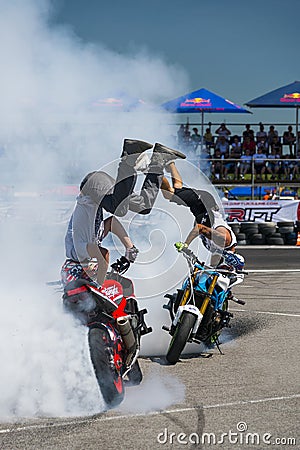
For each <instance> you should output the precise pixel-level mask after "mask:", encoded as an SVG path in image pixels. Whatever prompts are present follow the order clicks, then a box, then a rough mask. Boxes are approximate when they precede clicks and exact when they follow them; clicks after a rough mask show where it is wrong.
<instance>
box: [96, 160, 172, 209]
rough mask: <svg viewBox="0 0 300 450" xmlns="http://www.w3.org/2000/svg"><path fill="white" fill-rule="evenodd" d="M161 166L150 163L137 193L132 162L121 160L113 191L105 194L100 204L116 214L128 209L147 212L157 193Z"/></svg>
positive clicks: (161, 175) (160, 180)
mask: <svg viewBox="0 0 300 450" xmlns="http://www.w3.org/2000/svg"><path fill="white" fill-rule="evenodd" d="M162 177H163V168H162V167H161V166H160V165H158V164H153V163H150V165H149V169H148V172H147V174H146V178H145V180H144V183H143V185H142V188H141V191H140V193H139V194H137V193H135V192H134V188H135V184H136V180H137V173H136V171H135V169H134V168H133V164H132V162H131V164H128V161H126V160H124V159H123V160H121V162H120V164H119V167H118V174H117V179H116V183H115V185H114V188H113V192H112V193H109V194H106V195H105V197H104V198H103V200H102V201H101V206H102V208H104V209H105V210H106V211H108V212H110V213H112V214H115V215H116V216H119V217H122V216H124V215H125V214H126V213H127V212H128V210H130V211H134V212H137V213H138V214H149V213H150V211H151V209H152V207H153V205H154V203H155V200H156V197H157V195H158V193H159V189H160V186H161V182H162Z"/></svg>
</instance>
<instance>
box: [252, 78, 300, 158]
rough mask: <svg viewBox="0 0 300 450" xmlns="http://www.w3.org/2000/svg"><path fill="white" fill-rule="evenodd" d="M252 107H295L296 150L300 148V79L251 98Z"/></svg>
mask: <svg viewBox="0 0 300 450" xmlns="http://www.w3.org/2000/svg"><path fill="white" fill-rule="evenodd" d="M246 106H249V107H250V108H295V110H296V151H297V152H298V149H299V140H298V128H299V108H300V81H295V82H294V83H291V84H287V85H286V86H282V87H280V88H278V89H275V90H274V91H270V92H267V93H266V94H264V95H262V96H260V97H257V98H255V99H253V100H250V101H249V102H248V103H246Z"/></svg>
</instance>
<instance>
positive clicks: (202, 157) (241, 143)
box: [176, 123, 300, 182]
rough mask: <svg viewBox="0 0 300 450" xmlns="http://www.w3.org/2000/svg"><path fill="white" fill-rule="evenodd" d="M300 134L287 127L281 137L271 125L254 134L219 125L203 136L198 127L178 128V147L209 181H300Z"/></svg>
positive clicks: (250, 129) (253, 131) (209, 127)
mask: <svg viewBox="0 0 300 450" xmlns="http://www.w3.org/2000/svg"><path fill="white" fill-rule="evenodd" d="M299 143H300V131H298V133H297V137H296V134H295V133H294V131H293V126H292V125H289V126H287V127H286V129H285V130H284V131H283V132H282V134H281V135H280V134H279V132H278V130H277V129H276V128H275V126H274V125H270V126H269V128H268V129H267V131H266V130H265V126H264V124H262V123H259V124H258V127H257V129H256V130H254V129H252V128H251V126H250V125H249V124H246V125H245V126H244V129H243V130H242V131H241V132H240V133H239V134H233V133H232V132H231V130H230V129H229V128H228V127H227V126H226V124H225V123H222V124H221V125H220V126H219V127H217V128H216V129H214V130H213V129H212V126H211V124H210V123H209V125H208V127H207V128H206V129H205V133H204V134H203V138H202V136H201V135H200V134H199V129H198V128H197V127H193V128H192V132H191V131H190V125H189V124H186V125H183V124H181V125H180V126H179V129H178V130H177V136H176V144H177V147H178V148H179V149H180V150H181V151H183V152H185V153H186V154H187V156H188V157H189V159H190V160H192V161H193V162H194V163H196V165H199V167H200V168H201V169H202V170H203V171H204V172H206V174H207V175H208V176H209V177H210V178H211V179H212V181H218V180H220V181H223V180H234V181H236V182H243V181H244V180H246V181H247V180H252V179H254V180H255V181H270V180H272V181H300V147H299Z"/></svg>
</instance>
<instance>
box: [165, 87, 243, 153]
mask: <svg viewBox="0 0 300 450" xmlns="http://www.w3.org/2000/svg"><path fill="white" fill-rule="evenodd" d="M161 107H162V108H163V109H165V110H167V111H169V112H172V113H178V114H190V113H201V148H202V147H203V127H204V113H205V112H207V113H248V114H252V113H251V111H248V110H247V109H245V108H243V107H242V106H238V105H236V104H235V103H233V102H231V101H230V100H226V99H225V98H223V97H220V96H219V95H217V94H214V93H213V92H211V91H208V90H207V89H199V90H198V91H193V92H190V93H189V94H185V95H183V96H181V97H178V98H175V99H174V100H170V101H169V102H166V103H163V104H162V105H161Z"/></svg>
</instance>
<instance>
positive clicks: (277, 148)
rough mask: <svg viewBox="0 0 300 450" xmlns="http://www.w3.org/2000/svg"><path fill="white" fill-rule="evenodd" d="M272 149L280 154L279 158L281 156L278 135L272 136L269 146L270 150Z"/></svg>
mask: <svg viewBox="0 0 300 450" xmlns="http://www.w3.org/2000/svg"><path fill="white" fill-rule="evenodd" d="M273 149H274V150H275V151H276V153H277V154H279V155H280V158H281V157H282V144H281V143H280V141H279V137H278V136H274V138H273V143H272V145H271V147H270V150H271V152H272V150H273Z"/></svg>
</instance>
